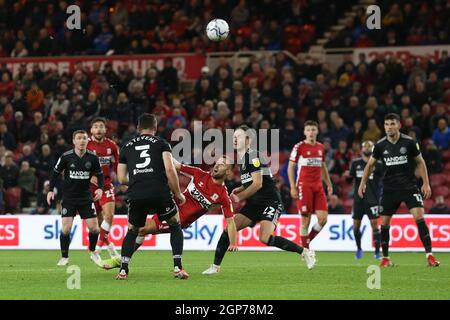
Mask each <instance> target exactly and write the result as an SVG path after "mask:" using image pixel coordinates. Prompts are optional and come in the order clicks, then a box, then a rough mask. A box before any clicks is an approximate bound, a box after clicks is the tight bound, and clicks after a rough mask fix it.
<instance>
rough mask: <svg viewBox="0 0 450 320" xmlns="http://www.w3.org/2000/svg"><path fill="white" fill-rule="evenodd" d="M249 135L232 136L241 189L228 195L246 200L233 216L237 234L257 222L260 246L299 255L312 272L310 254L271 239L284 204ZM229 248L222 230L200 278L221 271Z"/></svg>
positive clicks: (240, 130) (237, 132)
mask: <svg viewBox="0 0 450 320" xmlns="http://www.w3.org/2000/svg"><path fill="white" fill-rule="evenodd" d="M249 133H250V131H249V127H247V126H245V125H242V126H240V127H239V128H238V129H236V130H235V132H234V135H233V143H234V148H235V149H236V151H237V157H238V159H239V160H238V164H239V171H240V173H241V183H242V186H240V187H238V188H236V189H234V190H233V191H232V192H231V199H233V201H235V202H239V201H242V200H246V205H245V206H244V207H243V208H241V210H240V211H239V213H237V214H236V215H235V216H234V221H235V224H236V229H237V230H238V231H239V230H242V229H244V228H246V227H254V226H255V225H256V223H258V222H259V224H260V229H259V240H260V241H261V242H262V243H264V244H266V245H268V246H274V247H277V248H280V249H282V250H285V251H291V252H296V253H298V254H300V255H302V256H303V257H304V259H305V262H306V265H307V267H308V269H312V268H313V267H314V264H315V262H316V260H315V257H314V255H313V253H312V252H311V251H309V250H308V249H306V248H302V247H300V246H299V245H297V244H296V243H294V242H292V241H290V240H288V239H286V238H283V237H280V236H275V235H273V232H274V230H275V226H276V225H277V222H278V218H279V216H280V214H281V212H282V211H283V210H284V208H283V203H282V201H281V196H280V192H279V191H278V189H277V187H276V185H275V181H274V179H273V177H272V172H271V170H270V168H269V167H268V166H267V164H265V163H262V162H261V154H260V152H259V151H257V150H253V149H251V148H250V145H251V142H252V137H251V136H250V134H249ZM229 246H230V239H229V237H228V233H227V231H226V230H225V231H224V232H223V233H222V235H221V237H220V239H219V242H218V244H217V248H216V252H215V257H214V263H213V264H212V265H211V266H210V267H209V268H208V269H206V270H205V271H203V274H205V275H212V274H216V273H218V272H219V271H220V264H221V263H222V260H223V257H224V256H225V253H226V252H227V249H228V248H229Z"/></svg>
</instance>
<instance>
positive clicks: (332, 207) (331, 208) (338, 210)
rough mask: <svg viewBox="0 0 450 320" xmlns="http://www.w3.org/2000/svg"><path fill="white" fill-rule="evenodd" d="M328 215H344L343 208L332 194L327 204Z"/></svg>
mask: <svg viewBox="0 0 450 320" xmlns="http://www.w3.org/2000/svg"><path fill="white" fill-rule="evenodd" d="M328 214H345V208H344V206H343V205H342V204H341V202H340V200H339V198H338V196H337V195H335V194H333V195H332V196H331V197H330V202H329V203H328Z"/></svg>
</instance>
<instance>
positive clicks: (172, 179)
mask: <svg viewBox="0 0 450 320" xmlns="http://www.w3.org/2000/svg"><path fill="white" fill-rule="evenodd" d="M162 156H163V161H164V169H165V170H166V176H167V180H168V182H169V188H170V190H171V191H172V192H173V194H174V195H175V197H176V198H177V199H178V200H179V201H180V204H183V203H184V202H185V201H186V199H185V198H184V196H183V194H182V193H181V189H180V184H179V181H178V175H177V170H176V169H175V166H174V164H173V157H172V154H171V153H170V152H169V151H164V152H163V153H162Z"/></svg>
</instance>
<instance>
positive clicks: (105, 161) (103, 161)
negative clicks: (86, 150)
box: [98, 156, 112, 166]
mask: <svg viewBox="0 0 450 320" xmlns="http://www.w3.org/2000/svg"><path fill="white" fill-rule="evenodd" d="M98 160H99V161H100V165H101V166H107V165H110V164H111V162H112V157H111V156H108V157H98Z"/></svg>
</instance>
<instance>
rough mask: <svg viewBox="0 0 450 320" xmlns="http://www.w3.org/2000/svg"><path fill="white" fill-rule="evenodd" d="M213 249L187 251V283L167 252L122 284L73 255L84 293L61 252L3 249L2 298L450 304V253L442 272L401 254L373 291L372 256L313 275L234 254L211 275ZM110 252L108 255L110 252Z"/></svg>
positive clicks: (326, 258)
mask: <svg viewBox="0 0 450 320" xmlns="http://www.w3.org/2000/svg"><path fill="white" fill-rule="evenodd" d="M213 254H214V253H213V252H198V251H187V252H185V253H184V256H183V259H184V264H185V268H186V270H187V271H188V272H189V273H190V276H191V277H190V279H189V280H187V281H182V280H176V279H173V278H172V275H171V269H172V268H171V255H170V253H169V252H167V251H162V252H161V251H140V252H138V253H137V254H136V255H135V256H134V257H133V262H132V265H131V271H130V278H129V279H128V281H116V280H114V277H115V275H116V272H117V269H115V270H111V271H105V270H101V269H99V268H97V267H96V266H95V265H94V264H93V263H92V262H90V260H89V258H88V255H87V253H86V252H84V251H72V252H71V255H70V264H71V265H73V264H75V265H78V266H79V267H80V268H81V289H80V290H69V289H67V286H66V281H67V278H68V277H69V276H70V274H68V273H67V272H66V268H61V267H56V262H57V260H58V258H59V252H58V251H0V270H2V275H3V276H2V279H1V281H0V283H1V285H0V287H1V290H0V299H164V300H166V299H167V300H168V299H174V298H175V299H178V300H184V299H188V300H189V299H450V254H449V253H446V254H444V253H438V254H437V257H438V258H439V260H440V261H441V264H442V265H441V266H440V267H439V268H428V267H426V264H425V258H424V254H423V253H420V254H419V253H393V254H392V259H393V261H394V263H396V265H397V266H396V267H394V268H389V269H383V270H381V289H380V290H369V289H368V288H367V286H366V282H367V278H368V276H369V275H368V274H367V267H368V266H369V265H371V264H377V261H375V260H374V259H373V258H372V256H371V255H370V254H369V253H366V254H365V256H364V258H363V259H362V260H360V261H355V259H354V257H353V253H350V252H348V253H336V252H334V253H331V252H317V258H318V264H317V265H316V267H315V268H314V269H313V270H307V269H306V267H305V265H304V263H303V262H302V261H300V259H299V256H297V255H295V254H291V253H286V252H237V253H231V254H230V253H228V254H227V256H226V257H225V260H224V263H223V265H222V272H221V273H220V274H218V275H215V276H210V277H207V276H203V275H202V274H201V272H202V271H203V270H204V269H206V267H208V265H209V264H210V263H211V259H212V257H213ZM103 255H104V256H105V255H106V252H104V253H103Z"/></svg>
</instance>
